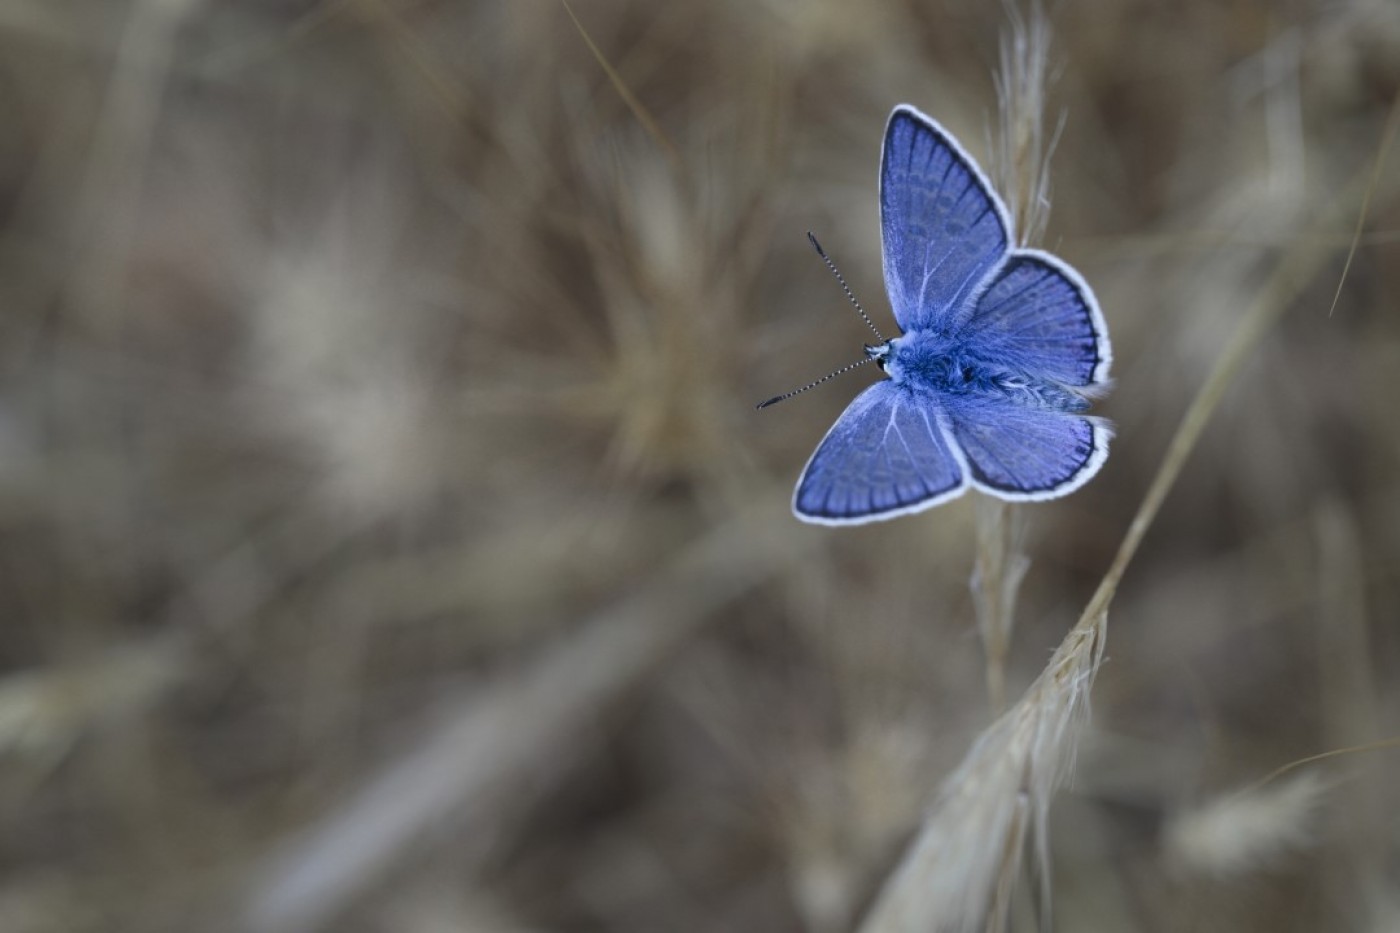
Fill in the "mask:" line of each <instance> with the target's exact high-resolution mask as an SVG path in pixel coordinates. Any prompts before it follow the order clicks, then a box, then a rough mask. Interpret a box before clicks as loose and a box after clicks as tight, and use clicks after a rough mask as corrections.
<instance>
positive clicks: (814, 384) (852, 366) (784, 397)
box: [756, 356, 879, 408]
mask: <svg viewBox="0 0 1400 933" xmlns="http://www.w3.org/2000/svg"><path fill="white" fill-rule="evenodd" d="M874 359H879V357H876V356H867V357H866V358H865V359H863V360H858V361H856V362H854V363H850V364H847V365H846V366H842V367H841V368H840V369H838V370H836V371H835V372H832V373H827V374H826V375H825V376H822V377H821V378H820V379H818V380H817V381H816V382H809V383H807V384H806V385H805V386H803V387H802V388H800V389H793V390H792V391H791V392H784V393H783V394H782V395H775V396H773V397H772V398H770V399H769V400H768V401H766V402H759V403H758V405H757V406H756V407H758V408H767V407H768V406H769V405H776V404H778V403H779V402H782V401H785V400H787V399H790V398H792V397H793V396H794V395H801V394H802V393H803V392H806V391H807V390H808V389H815V388H816V387H817V386H819V385H821V384H822V383H823V382H826V381H827V380H828V379H835V378H836V377H837V376H839V375H841V374H842V373H848V372H850V371H851V370H853V369H855V368H856V367H857V366H864V365H865V364H866V363H869V362H870V361H871V360H874Z"/></svg>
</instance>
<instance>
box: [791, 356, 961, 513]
mask: <svg viewBox="0 0 1400 933" xmlns="http://www.w3.org/2000/svg"><path fill="white" fill-rule="evenodd" d="M942 425H943V420H942V415H941V412H940V411H939V410H938V408H937V404H936V402H935V401H934V399H933V398H931V397H930V396H928V395H927V394H925V393H918V394H916V393H914V392H913V391H911V390H910V389H908V388H907V387H904V386H900V385H897V384H895V383H893V382H891V381H889V380H888V379H886V380H882V381H880V382H877V383H875V384H874V385H872V386H871V387H870V388H868V389H866V390H865V391H864V392H862V393H861V394H860V395H858V396H856V398H855V401H853V402H851V404H850V407H848V408H847V409H846V410H845V411H844V412H842V413H841V417H839V418H837V419H836V423H835V424H834V425H832V426H831V430H830V431H828V432H827V435H826V437H825V438H823V439H822V442H821V444H820V445H818V446H817V450H816V452H815V453H814V454H812V459H811V460H809V461H808V462H807V467H806V469H804V470H803V471H802V478H801V479H800V480H798V483H797V492H796V493H795V494H794V495H793V499H792V510H793V512H794V513H795V514H796V515H797V517H798V518H800V519H803V520H804V521H809V522H817V523H819V524H825V525H845V524H852V525H853V524H859V523H861V522H869V521H877V520H880V519H885V518H893V517H895V516H896V515H907V514H908V513H910V512H917V511H919V510H921V509H926V508H930V507H932V506H935V505H937V504H939V503H940V502H946V501H947V500H949V499H952V498H954V497H956V496H958V495H961V494H962V492H963V491H964V490H965V489H966V488H967V471H966V470H965V469H963V465H962V463H961V462H960V460H959V458H958V455H957V453H956V452H955V451H954V450H953V448H952V446H951V445H950V444H949V442H948V437H947V433H946V431H945V430H944V428H943V426H942Z"/></svg>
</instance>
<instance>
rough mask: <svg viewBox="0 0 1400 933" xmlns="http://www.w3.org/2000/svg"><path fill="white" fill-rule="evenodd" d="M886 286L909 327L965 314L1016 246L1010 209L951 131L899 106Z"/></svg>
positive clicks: (887, 192) (884, 182)
mask: <svg viewBox="0 0 1400 933" xmlns="http://www.w3.org/2000/svg"><path fill="white" fill-rule="evenodd" d="M880 232H881V237H882V246H883V251H884V263H885V287H886V288H887V289H888V290H889V294H890V303H891V305H892V306H893V307H894V316H895V320H896V321H898V322H899V326H900V327H902V328H904V330H906V331H908V330H919V329H923V328H934V329H939V328H942V327H944V326H946V325H947V324H949V323H950V322H951V321H952V320H953V319H954V318H955V317H957V316H958V315H959V314H960V313H961V312H962V311H963V309H964V307H965V306H966V305H967V304H968V302H969V300H970V299H971V298H972V297H973V296H974V295H975V294H976V293H977V291H978V290H979V288H980V287H981V286H982V285H983V283H984V282H985V281H986V279H987V278H988V276H989V275H990V274H991V272H992V271H993V270H994V269H995V268H996V267H997V266H998V265H1000V263H1001V261H1002V259H1003V258H1005V256H1006V251H1007V247H1008V246H1009V239H1010V234H1009V224H1008V222H1007V219H1006V209H1005V208H1004V207H1003V206H1002V204H1001V200H1000V199H999V198H998V197H997V196H996V193H995V192H993V191H992V189H991V186H990V185H988V184H987V181H986V179H985V178H984V177H983V176H982V173H981V171H980V170H978V168H977V166H976V163H974V162H973V161H972V159H971V157H969V156H968V155H967V154H966V153H964V152H963V151H962V149H961V147H959V146H958V144H957V143H956V142H955V141H954V140H953V138H952V137H951V136H949V135H948V134H947V133H945V132H944V131H943V129H942V128H940V127H939V126H938V125H937V124H936V123H934V122H933V121H932V120H930V119H929V118H928V117H926V116H924V115H923V114H922V113H920V112H919V111H917V110H915V109H914V108H913V107H909V106H900V107H896V108H895V110H894V113H893V114H891V115H890V122H889V126H888V127H887V128H886V130H885V147H884V153H883V155H882V157H881V160H880Z"/></svg>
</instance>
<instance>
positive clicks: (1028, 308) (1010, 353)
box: [961, 250, 1113, 386]
mask: <svg viewBox="0 0 1400 933" xmlns="http://www.w3.org/2000/svg"><path fill="white" fill-rule="evenodd" d="M961 330H963V331H964V332H965V333H966V334H967V341H968V345H969V347H970V348H971V349H972V350H973V352H975V353H976V354H977V355H979V356H983V357H986V358H994V359H996V360H997V361H998V363H999V364H1000V365H1002V366H1004V367H1005V368H1006V369H1009V370H1012V371H1015V372H1020V373H1025V374H1027V375H1029V376H1032V377H1034V378H1036V379H1043V380H1046V381H1050V382H1057V383H1060V384H1062V385H1067V386H1094V385H1101V384H1103V383H1104V382H1105V381H1106V380H1107V379H1108V368H1109V364H1110V363H1111V361H1112V358H1113V351H1112V348H1111V346H1110V344H1109V340H1108V328H1107V327H1106V326H1105V324H1104V320H1103V315H1102V314H1101V313H1100V311H1099V306H1098V302H1097V301H1095V299H1094V293H1093V291H1092V290H1091V289H1090V288H1089V286H1088V284H1087V283H1085V282H1084V280H1083V279H1081V278H1080V277H1079V275H1078V273H1076V272H1075V271H1074V270H1073V269H1071V268H1070V267H1069V266H1067V265H1066V264H1065V263H1064V262H1062V261H1061V260H1060V259H1058V258H1056V257H1055V256H1052V255H1050V254H1049V253H1042V252H1039V251H1036V250H1016V251H1015V252H1013V253H1012V254H1011V255H1010V257H1008V259H1007V261H1006V262H1005V264H1003V265H1002V266H1001V268H1000V269H998V270H997V272H996V274H995V276H994V277H993V278H992V281H991V284H990V285H989V286H988V287H987V289H986V290H985V291H984V292H982V294H981V295H980V296H979V297H978V299H977V301H976V303H975V304H974V305H972V308H971V312H970V316H969V317H968V319H967V321H966V322H965V323H964V324H963V325H962V327H961Z"/></svg>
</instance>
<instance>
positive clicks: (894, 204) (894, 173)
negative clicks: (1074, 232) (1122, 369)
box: [765, 104, 1113, 525]
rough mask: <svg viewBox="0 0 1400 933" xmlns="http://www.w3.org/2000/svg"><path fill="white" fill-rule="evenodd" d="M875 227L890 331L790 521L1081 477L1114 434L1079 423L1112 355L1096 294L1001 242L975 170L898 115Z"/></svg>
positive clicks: (1012, 496) (1004, 226) (921, 124)
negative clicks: (881, 375)
mask: <svg viewBox="0 0 1400 933" xmlns="http://www.w3.org/2000/svg"><path fill="white" fill-rule="evenodd" d="M880 230H881V244H882V248H883V256H884V272H885V288H886V290H887V291H888V292H889V298H890V305H891V307H892V308H893V310H894V317H895V321H896V322H897V323H898V324H899V327H900V329H901V331H902V334H901V335H900V336H898V337H895V338H893V339H890V340H886V341H884V343H882V344H877V345H873V346H871V345H867V346H866V348H865V351H866V356H867V359H866V360H862V362H868V361H869V360H874V361H875V362H876V363H877V364H878V365H879V366H880V368H881V369H882V370H884V372H885V375H886V377H887V378H885V379H882V380H880V381H879V382H877V383H875V384H874V385H872V386H870V387H869V388H867V389H866V390H865V391H863V392H861V394H860V395H858V396H856V399H855V401H853V402H851V404H850V406H849V407H848V408H847V409H846V410H845V411H844V412H843V413H842V414H841V416H840V417H839V418H837V419H836V423H835V424H834V425H832V427H831V430H830V431H828V432H827V434H826V437H825V438H823V439H822V442H821V443H820V444H819V445H817V449H816V452H815V453H813V454H812V457H811V459H810V460H809V461H808V462H807V466H806V468H805V469H804V470H803V471H802V477H801V479H799V480H798V483H797V490H796V492H795V493H794V494H793V500H792V508H793V512H794V513H795V514H796V515H797V517H798V518H800V519H802V520H804V521H809V522H816V523H820V524H826V525H853V524H860V523H863V522H871V521H880V520H883V519H889V518H894V517H896V516H900V515H908V514H911V513H913V512H919V511H922V510H924V509H928V508H932V507H933V506H936V505H939V504H941V503H944V502H947V501H949V500H951V499H954V498H956V497H958V496H960V495H962V494H963V493H964V492H966V491H967V490H968V489H970V488H972V489H978V490H980V491H982V492H984V493H988V494H990V495H993V496H997V497H999V498H1001V499H1007V500H1011V501H1026V500H1039V499H1053V498H1055V497H1057V496H1062V495H1065V494H1066V493H1069V492H1072V491H1073V490H1075V489H1078V488H1079V487H1080V486H1082V485H1084V484H1085V483H1086V482H1088V481H1089V479H1090V478H1092V477H1093V476H1094V474H1096V473H1097V472H1098V471H1099V468H1100V467H1102V466H1103V464H1104V461H1105V460H1107V459H1108V442H1109V438H1110V437H1111V436H1112V433H1113V432H1112V429H1111V427H1110V426H1109V424H1108V422H1106V421H1104V420H1103V419H1101V418H1097V417H1093V416H1090V415H1086V414H1084V412H1086V411H1087V410H1088V409H1089V403H1090V399H1092V398H1094V397H1096V396H1099V395H1102V394H1103V393H1104V392H1105V391H1107V388H1108V369H1109V365H1110V363H1111V362H1112V358H1113V353H1112V348H1111V346H1110V344H1109V339H1108V328H1107V325H1106V324H1105V323H1104V318H1103V314H1102V313H1101V312H1100V311H1099V306H1098V303H1097V301H1096V300H1095V298H1094V293H1093V291H1092V290H1091V289H1090V288H1089V285H1088V283H1087V282H1085V281H1084V279H1083V278H1082V277H1080V275H1079V273H1078V272H1076V271H1075V270H1074V269H1073V268H1071V267H1070V266H1069V265H1068V264H1067V263H1065V262H1064V261H1063V260H1062V259H1060V258H1058V257H1056V256H1053V255H1051V254H1049V253H1046V252H1042V251H1040V250H1035V249H1023V248H1020V247H1017V246H1015V245H1014V243H1013V240H1012V232H1011V221H1010V215H1009V213H1008V212H1007V209H1006V205H1005V204H1003V203H1002V200H1001V198H1000V197H998V195H997V193H996V191H995V190H994V189H993V188H992V186H991V185H990V184H989V183H988V181H987V177H986V176H985V175H984V174H983V173H982V170H981V169H980V168H979V167H978V166H977V163H976V162H975V161H974V160H973V159H972V157H971V156H969V155H968V154H967V152H965V151H964V150H963V148H962V146H960V145H959V144H958V142H957V140H956V139H954V138H953V136H952V135H951V134H950V133H949V132H948V131H947V130H945V129H943V127H941V126H939V125H938V123H936V122H935V121H933V120H932V119H930V118H929V117H927V116H925V115H924V114H923V113H920V112H919V111H918V110H917V109H915V108H914V107H911V106H909V105H907V104H903V105H900V106H898V107H896V108H895V109H894V112H893V113H892V114H891V115H890V119H889V123H888V125H887V127H886V129H885V143H884V150H883V153H882V156H881V159H880ZM813 243H814V245H815V240H814V241H813ZM818 251H819V252H820V247H818ZM822 255H823V258H825V254H824V253H823V254H822ZM828 263H829V260H828ZM832 269H833V271H835V267H834V266H833V267H832ZM837 275H838V278H839V273H838V274H837ZM842 284H843V286H844V281H843V282H842ZM863 313H864V312H862V314H863ZM867 322H868V319H867ZM872 327H873V325H872ZM877 334H878V331H877ZM882 339H883V338H882ZM783 397H786V396H783ZM771 401H773V400H770V402H771ZM765 404H768V403H765Z"/></svg>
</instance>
